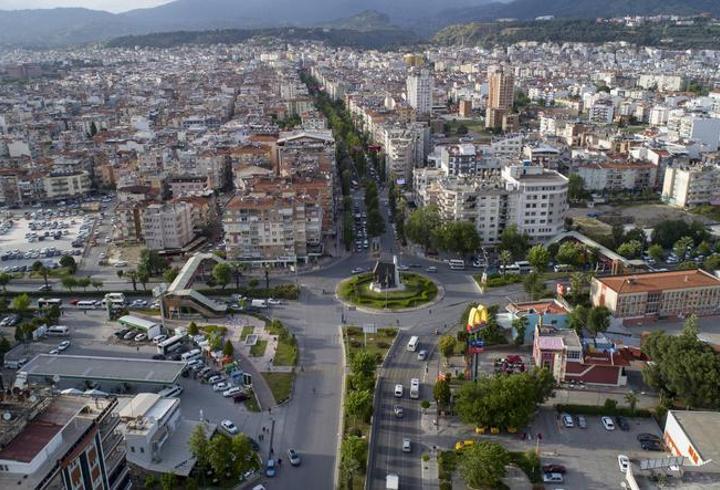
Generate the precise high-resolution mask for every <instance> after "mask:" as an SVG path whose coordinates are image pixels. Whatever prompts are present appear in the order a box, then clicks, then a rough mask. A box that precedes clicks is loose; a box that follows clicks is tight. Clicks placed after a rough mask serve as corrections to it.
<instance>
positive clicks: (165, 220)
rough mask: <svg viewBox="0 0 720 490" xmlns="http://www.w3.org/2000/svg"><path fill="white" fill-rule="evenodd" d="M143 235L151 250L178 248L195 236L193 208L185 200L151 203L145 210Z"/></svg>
mask: <svg viewBox="0 0 720 490" xmlns="http://www.w3.org/2000/svg"><path fill="white" fill-rule="evenodd" d="M142 230H143V237H144V239H145V245H146V246H147V248H149V249H150V250H176V249H181V248H183V247H184V246H185V245H187V244H188V243H190V242H191V241H192V240H193V238H194V237H195V233H194V231H193V222H192V210H191V208H190V205H189V204H187V203H185V202H176V203H165V204H151V205H149V206H147V207H146V208H145V210H144V212H143V218H142Z"/></svg>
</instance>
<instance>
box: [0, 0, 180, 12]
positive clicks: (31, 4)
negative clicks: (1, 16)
mask: <svg viewBox="0 0 720 490" xmlns="http://www.w3.org/2000/svg"><path fill="white" fill-rule="evenodd" d="M169 1H171V0H0V10H18V9H44V8H55V7H85V8H89V9H93V10H106V11H108V12H124V11H126V10H132V9H137V8H146V7H155V6H157V5H162V4H163V3H168V2H169Z"/></svg>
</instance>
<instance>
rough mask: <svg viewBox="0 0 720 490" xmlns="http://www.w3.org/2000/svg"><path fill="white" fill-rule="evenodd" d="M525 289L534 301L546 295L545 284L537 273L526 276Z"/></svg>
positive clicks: (533, 272) (524, 280)
mask: <svg viewBox="0 0 720 490" xmlns="http://www.w3.org/2000/svg"><path fill="white" fill-rule="evenodd" d="M523 287H524V288H525V292H526V293H528V294H529V295H530V298H531V299H532V300H533V301H535V300H537V299H540V298H542V297H543V296H544V295H545V282H544V281H543V280H542V277H540V274H538V273H537V272H535V271H532V272H531V273H530V274H528V275H527V276H525V279H523Z"/></svg>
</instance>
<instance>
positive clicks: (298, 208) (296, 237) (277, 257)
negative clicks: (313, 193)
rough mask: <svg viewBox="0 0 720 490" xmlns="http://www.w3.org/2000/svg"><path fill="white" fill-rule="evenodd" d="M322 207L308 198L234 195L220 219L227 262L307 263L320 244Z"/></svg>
mask: <svg viewBox="0 0 720 490" xmlns="http://www.w3.org/2000/svg"><path fill="white" fill-rule="evenodd" d="M322 221H323V211H322V207H321V206H320V205H318V204H317V203H315V202H312V201H311V200H310V199H307V200H303V199H297V198H281V197H275V196H263V197H256V196H236V197H234V198H233V199H232V200H231V201H230V202H229V203H228V205H227V206H226V209H225V214H224V216H223V227H224V229H225V242H226V251H227V256H228V259H233V260H240V261H244V262H253V263H282V264H294V263H295V262H297V261H300V262H307V260H308V257H309V256H311V255H314V254H315V253H316V251H317V250H318V248H319V247H321V243H322Z"/></svg>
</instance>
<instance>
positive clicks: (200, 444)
mask: <svg viewBox="0 0 720 490" xmlns="http://www.w3.org/2000/svg"><path fill="white" fill-rule="evenodd" d="M188 447H189V448H190V453H191V454H192V455H193V456H194V457H195V458H196V459H197V465H198V466H199V467H200V468H205V467H206V466H207V464H208V460H207V455H208V438H207V427H205V424H204V423H200V424H198V425H196V426H195V428H194V429H193V431H192V434H190V439H189V440H188Z"/></svg>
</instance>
